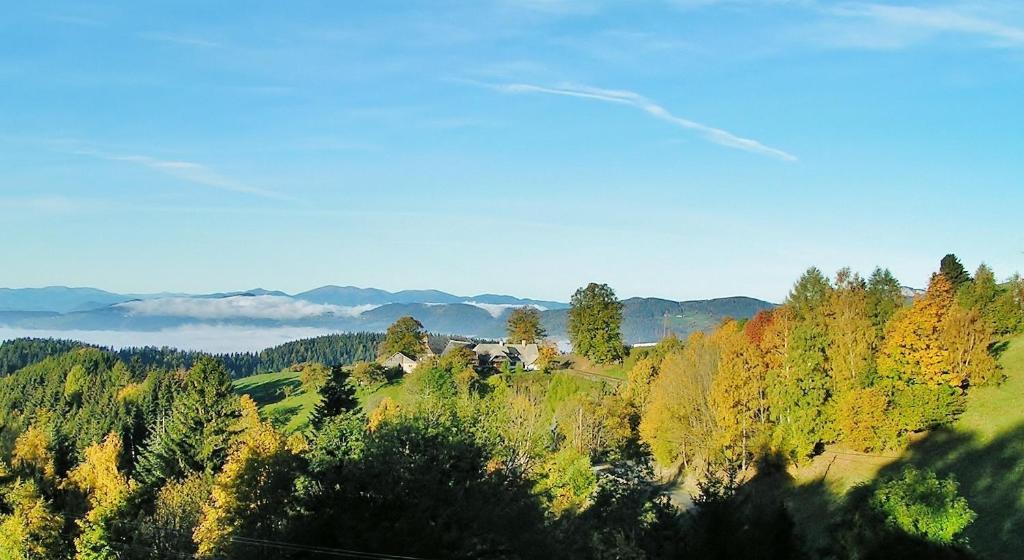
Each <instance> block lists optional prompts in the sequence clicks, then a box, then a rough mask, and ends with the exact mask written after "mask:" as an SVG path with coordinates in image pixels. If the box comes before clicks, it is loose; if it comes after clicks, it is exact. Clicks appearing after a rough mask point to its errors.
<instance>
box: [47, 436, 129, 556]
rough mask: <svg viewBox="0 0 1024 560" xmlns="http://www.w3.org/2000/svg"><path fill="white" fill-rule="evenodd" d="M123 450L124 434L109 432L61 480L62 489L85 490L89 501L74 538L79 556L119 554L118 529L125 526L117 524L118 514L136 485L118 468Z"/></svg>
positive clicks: (86, 451) (82, 492)
mask: <svg viewBox="0 0 1024 560" xmlns="http://www.w3.org/2000/svg"><path fill="white" fill-rule="evenodd" d="M121 452H122V442H121V437H120V436H119V435H117V434H113V433H112V434H110V435H108V436H107V437H106V439H104V440H103V442H102V443H97V444H93V445H90V446H89V447H88V448H86V450H85V458H84V460H83V461H82V462H81V463H79V465H78V466H77V467H75V468H74V469H72V470H71V472H69V473H68V477H67V479H65V480H64V481H63V482H62V483H61V487H62V488H63V489H65V490H74V491H78V492H80V493H81V494H83V495H84V496H85V497H86V500H87V502H88V504H89V511H88V513H87V514H86V516H85V517H84V518H82V519H79V520H78V521H77V522H76V523H77V524H78V527H79V529H80V534H79V536H78V537H77V538H76V539H75V550H76V558H81V559H86V558H88V559H90V560H101V559H106V558H110V559H114V558H118V557H119V555H118V546H117V545H118V544H119V542H120V540H119V538H118V534H117V533H118V532H119V531H123V526H122V527H119V526H117V525H118V519H117V517H118V514H119V513H121V512H122V511H123V509H124V507H125V505H126V500H127V499H128V496H129V494H130V493H131V491H132V489H133V484H131V483H130V481H129V480H128V477H127V476H126V475H125V474H124V473H122V472H121V470H120V469H119V468H118V463H119V462H120V459H121Z"/></svg>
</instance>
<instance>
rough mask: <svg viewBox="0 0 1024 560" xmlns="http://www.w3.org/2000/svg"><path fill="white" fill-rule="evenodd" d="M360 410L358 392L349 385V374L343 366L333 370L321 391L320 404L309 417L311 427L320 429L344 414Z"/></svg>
mask: <svg viewBox="0 0 1024 560" xmlns="http://www.w3.org/2000/svg"><path fill="white" fill-rule="evenodd" d="M358 408H359V400H357V399H356V390H355V388H354V387H353V386H352V384H351V383H349V373H348V371H347V370H346V369H345V368H343V367H341V366H334V367H333V368H331V375H330V377H328V378H327V382H326V383H324V386H323V388H321V389H320V402H319V403H317V405H316V407H315V408H314V409H313V413H312V414H311V415H310V417H309V425H310V426H311V427H312V428H313V429H314V430H316V429H319V428H320V426H322V425H323V423H324V422H325V421H326V420H327V419H328V418H331V417H333V416H338V415H339V414H341V413H343V412H350V411H355V410H357V409H358Z"/></svg>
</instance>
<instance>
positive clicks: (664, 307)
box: [0, 286, 773, 343]
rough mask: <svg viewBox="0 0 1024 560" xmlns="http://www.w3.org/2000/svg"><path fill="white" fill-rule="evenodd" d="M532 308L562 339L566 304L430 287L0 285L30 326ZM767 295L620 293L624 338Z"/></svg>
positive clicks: (328, 323)
mask: <svg viewBox="0 0 1024 560" xmlns="http://www.w3.org/2000/svg"><path fill="white" fill-rule="evenodd" d="M521 306H533V307H535V308H537V309H539V310H540V311H541V316H542V319H543V321H544V325H545V327H546V328H547V331H548V334H549V335H550V336H552V337H555V338H565V336H566V332H565V322H566V315H567V310H568V307H569V306H568V304H566V303H563V302H557V301H546V300H535V299H528V298H518V297H514V296H508V295H499V294H478V295H474V296H458V295H454V294H450V293H447V292H442V291H439V290H403V291H399V292H388V291H386V290H379V289H376V288H357V287H353V286H323V287H320V288H316V289H313V290H309V291H307V292H302V293H298V294H294V295H290V294H287V293H285V292H281V291H272V290H264V289H261V288H258V289H253V290H245V291H240V292H225V293H215V294H178V293H161V294H116V293H112V292H106V291H103V290H97V289H95V288H68V287H63V286H54V287H48V288H26V289H8V288H0V326H7V327H14V328H20V329H38V330H50V331H53V330H56V331H62V330H91V331H96V330H111V331H159V330H162V329H167V328H174V327H182V326H186V325H193V324H206V325H210V324H212V325H241V326H247V327H257V328H258V327H267V328H272V327H280V326H289V327H294V326H299V327H314V328H319V329H325V330H336V331H383V330H385V329H386V328H387V327H388V326H389V325H390V324H391V323H393V322H394V321H395V320H396V319H398V318H399V317H402V316H405V315H411V316H413V317H415V318H417V319H418V320H419V321H420V322H422V323H423V325H424V326H425V327H426V328H427V329H428V330H430V331H432V332H438V333H448V334H460V335H467V336H480V337H500V336H502V335H503V334H504V331H505V320H506V319H507V316H508V314H509V313H510V312H511V310H512V309H513V308H515V307H521ZM771 307H773V304H771V303H769V302H766V301H762V300H758V299H754V298H748V297H729V298H720V299H711V300H701V301H684V302H677V301H670V300H664V299H656V298H630V299H627V300H624V301H623V336H624V337H625V338H626V341H627V342H632V343H635V342H646V341H653V340H658V339H660V338H661V337H662V336H664V335H665V334H666V333H667V332H674V333H676V334H678V335H680V336H686V335H687V334H689V333H690V332H693V331H695V330H705V329H708V328H710V327H713V326H714V325H715V324H717V323H718V322H719V321H721V320H722V318H724V317H736V318H747V317H750V316H752V315H753V314H754V313H756V312H757V311H759V310H761V309H767V308H771Z"/></svg>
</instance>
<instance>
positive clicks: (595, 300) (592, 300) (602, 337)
mask: <svg viewBox="0 0 1024 560" xmlns="http://www.w3.org/2000/svg"><path fill="white" fill-rule="evenodd" d="M570 304H571V307H570V309H569V317H568V322H567V324H566V328H567V330H568V331H569V339H570V341H571V342H572V346H573V351H574V352H576V353H577V354H579V355H581V356H586V357H587V358H590V359H591V360H593V361H594V362H596V363H599V364H604V363H609V362H615V361H619V360H621V359H622V358H623V356H625V352H626V350H625V347H624V346H623V344H622V334H621V332H620V329H621V325H622V303H620V302H619V300H618V298H616V297H615V292H614V291H613V290H612V289H611V288H610V287H608V285H607V284H594V283H591V284H588V285H587V286H586V287H585V288H580V289H578V290H576V293H575V294H573V296H572V301H571V302H570Z"/></svg>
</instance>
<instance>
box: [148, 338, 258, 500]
mask: <svg viewBox="0 0 1024 560" xmlns="http://www.w3.org/2000/svg"><path fill="white" fill-rule="evenodd" d="M182 391H183V392H182V394H181V395H179V396H178V397H177V398H176V399H175V400H174V405H173V408H172V410H171V414H170V417H169V418H167V420H166V421H164V422H160V423H159V424H158V425H157V426H156V427H155V429H154V431H153V433H152V435H151V436H150V438H149V441H148V442H147V445H146V449H145V450H144V451H143V454H142V457H141V459H140V476H141V477H142V479H143V480H144V481H145V482H146V483H147V484H148V485H150V487H151V488H156V487H159V486H161V485H162V483H163V482H164V481H166V480H169V479H172V478H173V479H178V480H180V479H183V478H185V477H186V476H188V475H189V474H190V473H194V472H199V473H214V472H216V471H217V469H219V468H220V466H221V465H222V464H223V463H224V459H225V458H226V457H227V450H228V444H229V442H230V439H231V426H232V424H233V423H234V422H235V420H236V419H237V418H238V401H237V399H236V398H235V396H234V393H233V392H232V390H231V378H230V376H229V375H228V372H227V370H226V369H224V366H223V365H222V364H221V363H220V362H218V361H217V360H215V359H214V358H211V357H205V356H204V357H202V358H200V359H199V360H198V361H197V362H196V364H195V366H193V367H192V369H191V370H189V371H188V373H187V374H186V375H185V382H184V387H183V389H182Z"/></svg>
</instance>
